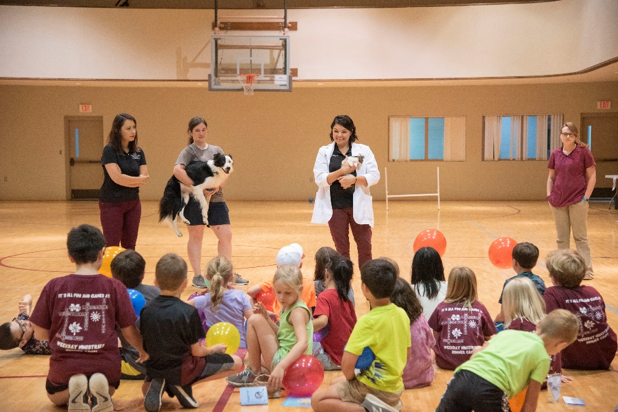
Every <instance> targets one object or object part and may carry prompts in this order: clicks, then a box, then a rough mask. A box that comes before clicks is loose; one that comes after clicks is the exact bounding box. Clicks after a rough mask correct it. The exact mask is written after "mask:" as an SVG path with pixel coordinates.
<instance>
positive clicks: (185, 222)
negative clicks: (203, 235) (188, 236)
mask: <svg viewBox="0 0 618 412" xmlns="http://www.w3.org/2000/svg"><path fill="white" fill-rule="evenodd" d="M180 221H181V222H182V223H184V224H185V225H189V224H191V222H189V220H188V219H187V218H186V217H184V216H180Z"/></svg>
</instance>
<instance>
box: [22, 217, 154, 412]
mask: <svg viewBox="0 0 618 412" xmlns="http://www.w3.org/2000/svg"><path fill="white" fill-rule="evenodd" d="M67 249H68V252H69V259H70V260H71V262H74V263H75V273H74V274H71V275H68V276H62V277H57V278H54V279H52V280H50V281H49V282H48V283H47V285H45V287H44V288H43V291H42V292H41V296H40V298H39V301H38V302H37V305H36V307H35V308H34V312H33V313H32V317H31V318H30V321H31V322H32V323H33V325H34V330H35V334H36V336H37V337H38V338H40V339H42V340H49V339H50V338H51V340H50V346H51V348H52V355H51V358H50V360H49V373H48V375H47V382H46V385H45V386H46V389H47V396H48V398H49V399H50V400H51V401H52V403H54V404H55V405H58V406H60V405H65V404H67V403H68V402H69V400H70V401H71V402H70V404H69V410H71V411H88V410H90V405H89V404H88V394H90V401H91V402H92V409H93V410H96V411H97V412H99V411H101V412H111V411H112V410H113V405H112V400H111V395H113V393H114V391H115V389H116V388H118V385H119V384H120V375H121V369H120V360H121V358H120V352H119V351H118V335H117V333H116V331H115V329H114V327H113V325H115V324H117V325H118V327H119V328H120V329H121V330H122V333H123V335H124V336H125V337H126V339H127V340H128V341H129V342H130V343H131V344H132V345H133V346H134V347H136V348H137V350H138V352H139V355H140V359H141V360H146V359H147V358H148V355H147V354H146V353H145V352H144V350H143V348H142V337H141V336H140V333H139V331H138V330H137V328H136V327H135V321H136V320H137V316H135V312H134V311H133V307H132V305H131V300H130V299H129V295H128V293H127V289H126V288H125V287H124V285H123V284H122V283H120V282H119V281H118V280H116V279H110V278H108V277H105V276H103V275H100V274H99V273H98V270H99V268H100V267H101V264H102V262H103V251H104V249H105V238H104V237H103V234H102V233H101V231H100V230H99V229H97V228H96V227H93V226H90V225H81V226H79V227H77V228H73V229H71V231H70V232H69V234H68V236H67Z"/></svg>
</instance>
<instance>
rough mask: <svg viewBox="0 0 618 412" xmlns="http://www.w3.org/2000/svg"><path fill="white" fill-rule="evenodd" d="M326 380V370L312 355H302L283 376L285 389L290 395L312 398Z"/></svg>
mask: <svg viewBox="0 0 618 412" xmlns="http://www.w3.org/2000/svg"><path fill="white" fill-rule="evenodd" d="M323 380H324V368H323V367H322V364H321V363H320V361H319V360H317V359H316V358H314V357H313V356H311V355H302V356H301V357H299V358H298V359H296V361H295V362H294V363H293V364H291V365H290V366H289V367H288V368H287V369H286V370H285V374H284V375H283V387H284V388H285V390H286V391H287V393H288V394H290V395H296V396H311V395H312V394H313V392H315V391H316V390H317V389H318V388H319V387H320V385H321V384H322V381H323Z"/></svg>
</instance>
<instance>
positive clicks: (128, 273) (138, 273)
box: [110, 249, 161, 380]
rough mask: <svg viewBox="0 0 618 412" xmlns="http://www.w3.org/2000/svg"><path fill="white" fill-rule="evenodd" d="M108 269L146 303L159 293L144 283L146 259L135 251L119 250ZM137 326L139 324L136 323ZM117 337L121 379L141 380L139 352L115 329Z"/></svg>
mask: <svg viewBox="0 0 618 412" xmlns="http://www.w3.org/2000/svg"><path fill="white" fill-rule="evenodd" d="M110 269H111V272H112V277H113V278H114V279H118V280H119V281H121V282H122V284H123V285H125V286H126V288H127V289H133V290H136V291H138V292H140V293H141V294H142V295H143V296H144V299H145V300H146V303H148V302H150V301H151V300H153V299H154V298H156V297H157V296H159V295H160V294H161V291H160V290H159V288H158V287H156V286H152V285H144V284H143V283H142V281H143V280H144V272H145V271H146V261H145V260H144V258H143V257H142V255H140V254H139V253H137V252H136V251H134V250H132V249H128V250H125V251H122V252H120V253H119V254H118V255H116V257H115V258H114V259H113V260H112V262H111V265H110ZM137 326H138V327H139V325H137ZM117 332H118V338H119V339H120V344H121V346H122V347H121V348H120V354H121V356H122V379H130V380H143V379H144V378H145V377H146V366H145V365H144V364H142V363H138V362H137V360H138V359H139V353H138V352H137V349H135V348H134V347H133V346H131V344H130V343H129V342H128V341H127V339H126V338H125V337H124V335H123V334H122V331H121V330H119V329H117Z"/></svg>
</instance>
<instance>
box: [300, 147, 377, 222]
mask: <svg viewBox="0 0 618 412" xmlns="http://www.w3.org/2000/svg"><path fill="white" fill-rule="evenodd" d="M335 144H336V143H334V142H333V143H331V144H329V145H327V146H322V147H321V148H320V150H319V151H318V156H317V157H316V159H315V164H314V165H313V176H314V179H315V183H316V184H317V185H318V192H317V193H316V195H315V204H314V205H313V216H312V217H311V223H321V224H324V223H328V221H329V220H330V218H331V217H332V216H333V206H332V204H331V201H330V185H329V184H328V183H327V182H326V178H327V176H328V174H329V171H328V166H329V164H330V158H331V156H332V155H333V152H334V151H335ZM352 156H364V157H365V159H364V160H363V164H362V165H361V167H360V169H359V170H357V171H356V175H357V176H365V179H367V186H364V185H360V184H357V185H356V188H355V190H354V195H353V197H352V199H353V209H354V214H353V216H354V221H355V222H356V223H358V224H359V225H370V226H371V227H373V207H372V205H371V201H372V197H371V194H370V192H369V187H370V186H373V185H375V184H376V183H378V182H379V181H380V171H379V170H378V163H377V162H376V158H375V156H374V155H373V152H372V151H371V149H370V148H369V146H366V145H364V144H358V143H352Z"/></svg>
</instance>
